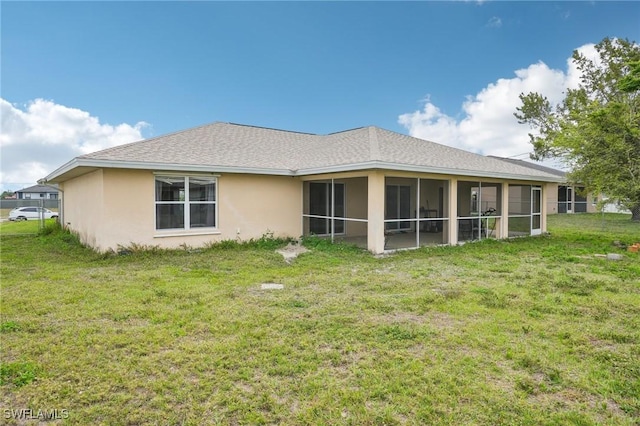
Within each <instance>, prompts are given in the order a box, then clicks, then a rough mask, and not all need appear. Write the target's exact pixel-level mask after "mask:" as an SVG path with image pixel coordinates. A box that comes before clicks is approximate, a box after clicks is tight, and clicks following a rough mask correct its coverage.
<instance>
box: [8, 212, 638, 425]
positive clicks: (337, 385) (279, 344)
mask: <svg viewBox="0 0 640 426" xmlns="http://www.w3.org/2000/svg"><path fill="white" fill-rule="evenodd" d="M628 217H629V216H624V215H607V216H606V217H605V219H604V220H603V219H602V217H601V216H599V215H556V216H552V217H550V218H549V222H550V223H549V230H550V232H551V236H545V237H538V238H521V239H513V240H508V241H484V242H482V243H473V244H466V245H464V246H460V247H439V248H425V249H420V250H414V251H405V252H401V253H398V254H395V255H392V256H388V257H383V258H376V257H373V256H371V255H370V254H368V253H367V252H363V251H361V250H358V249H353V248H350V247H345V246H340V245H336V246H330V245H326V243H324V242H318V241H313V240H312V241H310V242H309V246H310V248H311V250H312V251H311V252H310V253H307V254H303V255H302V256H300V257H299V258H298V259H296V260H295V261H294V262H293V263H292V264H290V265H289V264H287V263H285V262H284V261H283V259H282V257H281V256H280V255H279V254H277V253H275V252H274V248H275V246H276V245H277V243H276V242H272V241H268V240H262V241H258V242H256V243H254V244H252V245H245V246H238V245H234V244H225V245H224V247H211V248H207V249H203V250H179V251H159V250H157V251H155V252H154V251H152V252H143V251H137V250H131V252H130V254H128V255H101V254H97V253H94V252H92V251H90V250H87V249H85V248H83V247H82V246H80V245H79V244H78V243H77V242H76V240H75V238H74V237H73V236H71V235H68V234H65V233H62V232H51V233H49V234H48V235H40V236H24V235H10V234H9V231H10V229H8V228H6V227H5V226H4V224H3V226H2V227H1V228H0V231H2V244H1V253H0V254H1V260H2V263H1V272H2V300H1V312H2V317H1V320H0V332H1V334H0V338H1V339H2V347H1V361H2V364H1V366H0V383H1V384H0V395H1V396H0V398H1V403H2V409H3V413H2V414H1V415H2V417H3V421H4V422H5V423H7V424H23V423H24V419H22V420H21V419H17V417H19V416H20V415H23V416H24V415H25V413H27V414H29V413H28V412H25V411H20V410H26V409H31V410H33V411H32V412H31V413H30V414H31V415H32V416H35V417H37V413H38V410H42V415H43V416H45V415H47V414H49V415H52V414H53V415H56V414H57V415H58V417H64V418H63V419H62V420H60V422H61V423H64V424H108V425H111V424H122V425H125V424H130V425H140V424H193V425H200V424H346V425H366V424H371V425H373V424H390V425H393V424H436V425H437V424H450V425H465V424H469V425H478V424H479V425H496V424H508V425H511V424H524V425H540V424H567V425H574V424H578V425H601V424H605V425H606V424H609V425H633V424H638V419H640V349H639V348H640V255H639V254H637V253H630V252H626V251H624V250H622V249H620V248H617V247H615V246H614V245H613V244H612V242H613V241H614V240H620V241H622V242H623V243H633V242H636V241H640V225H639V224H633V223H631V222H630V221H629V220H628ZM48 229H49V230H50V228H48ZM606 253H619V254H622V255H623V259H622V260H620V261H610V260H607V259H604V258H601V257H595V256H594V254H606ZM262 283H279V284H283V285H284V289H282V290H261V288H260V285H261V284H262ZM11 410H13V411H11ZM54 410H57V411H54ZM20 413H22V414H20ZM40 419H42V417H41V418H40Z"/></svg>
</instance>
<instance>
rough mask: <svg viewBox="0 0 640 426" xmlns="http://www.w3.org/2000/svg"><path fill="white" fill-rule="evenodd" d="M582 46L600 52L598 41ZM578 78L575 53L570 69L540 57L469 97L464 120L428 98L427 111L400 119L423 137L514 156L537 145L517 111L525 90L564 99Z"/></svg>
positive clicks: (588, 53) (591, 54) (587, 52)
mask: <svg viewBox="0 0 640 426" xmlns="http://www.w3.org/2000/svg"><path fill="white" fill-rule="evenodd" d="M578 50H579V51H580V52H582V53H583V54H584V55H585V56H587V57H589V58H594V57H595V48H594V45H593V44H588V45H585V46H582V47H580V48H579V49H578ZM579 81H580V73H579V71H578V70H577V69H576V67H575V65H573V63H572V61H571V58H569V59H568V60H567V69H566V71H562V70H555V69H551V68H549V67H548V66H547V65H546V64H544V63H543V62H538V63H536V64H532V65H529V66H528V67H527V68H523V69H519V70H517V71H515V77H514V78H510V79H506V78H505V79H499V80H498V81H496V82H494V83H490V84H489V85H488V86H487V87H485V88H483V89H482V90H480V92H478V93H477V94H475V95H473V96H468V97H467V99H466V100H465V101H464V102H463V103H462V114H461V118H459V119H457V118H454V117H451V116H449V115H447V114H445V113H443V112H442V111H441V110H440V109H439V108H438V106H437V105H434V104H433V103H432V102H431V101H430V100H429V99H428V98H427V99H426V100H425V102H424V108H423V109H422V110H420V111H414V112H410V113H406V114H402V115H400V116H399V117H398V122H399V123H400V124H401V125H403V126H405V127H406V128H407V130H408V131H409V134H411V135H412V136H415V137H418V138H421V139H427V140H430V141H434V142H438V143H442V144H445V145H449V146H453V147H456V148H462V149H465V150H468V151H472V152H476V153H479V154H484V155H498V156H503V157H509V156H515V155H518V154H522V153H526V152H530V151H531V149H532V147H531V145H530V144H529V137H528V133H530V132H531V129H530V128H529V127H528V126H526V125H523V124H518V121H517V119H516V118H515V117H514V116H513V113H514V112H515V111H516V107H518V106H520V99H519V97H518V96H519V95H520V93H528V92H539V93H541V94H543V95H544V96H547V98H549V101H550V102H551V103H553V104H555V103H558V102H560V101H561V100H562V99H563V97H564V92H565V91H566V89H567V88H575V87H577V86H578V83H579Z"/></svg>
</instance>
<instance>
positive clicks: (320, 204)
mask: <svg viewBox="0 0 640 426" xmlns="http://www.w3.org/2000/svg"><path fill="white" fill-rule="evenodd" d="M333 188H334V191H335V194H333V197H332V194H331V182H310V183H309V214H311V215H314V216H324V217H322V218H319V217H312V218H309V231H310V232H311V233H312V234H316V235H329V234H331V222H332V220H333V227H334V230H333V233H334V234H344V228H345V221H344V220H335V219H332V217H345V213H346V212H345V191H344V183H334V184H333ZM332 200H333V215H332V205H331V203H332Z"/></svg>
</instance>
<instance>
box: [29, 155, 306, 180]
mask: <svg viewBox="0 0 640 426" xmlns="http://www.w3.org/2000/svg"><path fill="white" fill-rule="evenodd" d="M79 167H89V168H92V167H93V168H112V169H137V170H156V171H161V170H166V171H174V172H216V173H250V174H260V175H276V176H294V175H295V173H294V172H293V171H292V170H289V169H268V168H259V167H233V166H216V165H211V166H209V165H202V164H174V163H156V162H144V161H116V160H97V159H90V158H79V157H77V158H74V159H73V160H71V161H69V162H68V163H66V164H64V165H63V166H61V167H60V168H58V169H57V170H55V171H53V172H52V173H50V174H49V175H48V176H46V177H45V178H43V179H40V181H38V182H39V183H40V184H44V183H47V182H58V180H57V179H58V178H59V177H61V176H63V175H64V174H66V173H68V172H70V171H72V170H73V169H76V168H79Z"/></svg>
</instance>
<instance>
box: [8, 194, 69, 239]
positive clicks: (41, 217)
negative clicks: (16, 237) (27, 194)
mask: <svg viewBox="0 0 640 426" xmlns="http://www.w3.org/2000/svg"><path fill="white" fill-rule="evenodd" d="M60 203H61V200H59V199H55V200H51V199H43V198H40V199H31V200H29V199H26V200H0V222H7V221H9V214H10V213H11V210H13V209H17V208H20V207H36V208H38V210H37V211H36V212H31V215H30V217H29V219H28V220H29V221H32V220H37V221H38V226H37V228H35V227H34V228H33V229H34V231H33V232H28V231H27V232H23V233H37V232H39V231H41V230H42V229H44V227H45V223H46V222H45V221H46V217H45V210H44V209H48V210H51V211H52V212H55V213H58V214H59V213H60ZM33 216H35V217H33ZM28 229H31V228H28Z"/></svg>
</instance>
